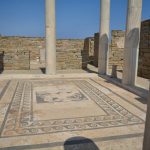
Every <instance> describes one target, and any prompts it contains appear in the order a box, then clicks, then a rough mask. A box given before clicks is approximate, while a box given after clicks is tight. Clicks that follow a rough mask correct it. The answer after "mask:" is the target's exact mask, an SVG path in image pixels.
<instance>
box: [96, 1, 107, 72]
mask: <svg viewBox="0 0 150 150" xmlns="http://www.w3.org/2000/svg"><path fill="white" fill-rule="evenodd" d="M100 10H101V12H100V36H99V57H98V73H99V74H101V75H103V74H107V68H108V53H109V32H110V0H101V8H100Z"/></svg>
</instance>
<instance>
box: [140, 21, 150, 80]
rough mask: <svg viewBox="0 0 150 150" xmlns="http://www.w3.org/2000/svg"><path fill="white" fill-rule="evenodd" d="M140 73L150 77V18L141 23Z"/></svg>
mask: <svg viewBox="0 0 150 150" xmlns="http://www.w3.org/2000/svg"><path fill="white" fill-rule="evenodd" d="M138 75H139V76H141V77H144V78H147V79H150V20H146V21H143V22H142V25H141V39H140V52H139V71H138Z"/></svg>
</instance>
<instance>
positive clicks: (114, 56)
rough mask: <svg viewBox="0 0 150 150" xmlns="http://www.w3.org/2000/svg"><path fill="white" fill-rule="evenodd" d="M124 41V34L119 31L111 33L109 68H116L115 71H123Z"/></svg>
mask: <svg viewBox="0 0 150 150" xmlns="http://www.w3.org/2000/svg"><path fill="white" fill-rule="evenodd" d="M124 41H125V32H124V31H121V30H112V33H111V45H110V52H109V68H110V69H111V68H112V66H113V65H116V66H117V70H123V60H124V58H123V57H124V56H123V55H124Z"/></svg>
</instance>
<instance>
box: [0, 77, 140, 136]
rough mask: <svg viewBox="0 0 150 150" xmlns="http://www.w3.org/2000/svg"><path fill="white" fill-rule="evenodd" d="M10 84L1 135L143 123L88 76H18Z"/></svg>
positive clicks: (4, 95)
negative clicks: (85, 77) (32, 77)
mask: <svg viewBox="0 0 150 150" xmlns="http://www.w3.org/2000/svg"><path fill="white" fill-rule="evenodd" d="M7 86H8V88H7V90H5V92H3V96H1V101H2V102H3V101H4V100H5V99H6V95H9V100H10V102H9V106H8V105H7V107H6V108H5V109H4V110H5V111H3V112H1V116H2V114H4V115H5V117H4V120H3V123H2V124H1V130H0V134H1V137H11V136H20V135H34V134H47V133H55V132H65V131H78V130H91V129H101V128H109V127H119V126H126V125H133V124H140V123H143V120H141V119H140V118H139V117H137V116H136V115H134V114H132V113H131V112H129V111H128V110H127V109H125V108H124V107H123V106H121V105H119V104H118V103H116V102H115V101H114V100H113V99H111V98H109V97H108V96H107V95H105V94H104V93H103V92H102V91H101V90H100V89H98V88H96V87H95V86H94V85H92V84H91V83H90V82H88V80H86V79H83V80H79V79H74V80H71V79H70V80H68V79H66V80H65V79H59V80H43V81H39V80H28V81H27V80H22V81H20V80H16V81H11V82H9V85H7ZM4 115H3V116H4Z"/></svg>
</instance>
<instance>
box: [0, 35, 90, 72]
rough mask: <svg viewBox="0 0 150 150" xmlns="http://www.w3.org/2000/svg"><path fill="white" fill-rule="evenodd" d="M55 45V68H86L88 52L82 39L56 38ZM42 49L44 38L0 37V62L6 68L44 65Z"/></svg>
mask: <svg viewBox="0 0 150 150" xmlns="http://www.w3.org/2000/svg"><path fill="white" fill-rule="evenodd" d="M56 46H57V69H81V68H86V66H87V63H88V58H89V56H88V55H89V54H88V51H87V50H84V40H69V39H68V40H57V43H56ZM42 50H43V51H45V40H44V38H27V37H0V52H1V53H3V52H4V56H3V58H2V59H1V61H0V62H1V64H2V63H3V66H4V69H6V70H15V69H16V70H17V69H18V70H23V69H25V70H28V69H39V68H40V67H41V68H43V67H45V61H44V58H43V56H41V55H40V53H41V51H42ZM40 56H41V57H42V58H41V59H42V62H40Z"/></svg>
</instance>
